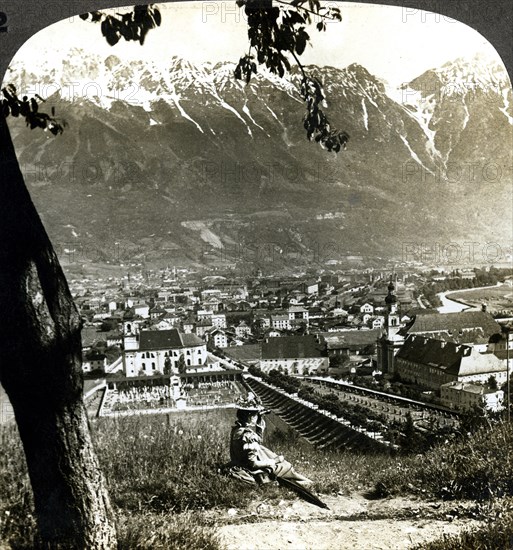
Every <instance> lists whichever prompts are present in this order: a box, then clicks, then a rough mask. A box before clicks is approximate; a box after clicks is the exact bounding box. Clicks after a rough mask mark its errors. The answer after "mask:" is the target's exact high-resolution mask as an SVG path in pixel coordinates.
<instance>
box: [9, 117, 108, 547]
mask: <svg viewBox="0 0 513 550" xmlns="http://www.w3.org/2000/svg"><path fill="white" fill-rule="evenodd" d="M0 312H1V315H0V347H1V349H2V353H1V354H0V381H1V383H2V385H3V386H4V388H5V391H6V392H7V395H8V396H9V400H10V402H11V404H12V407H13V410H14V414H15V418H16V422H17V425H18V430H19V433H20V436H21V440H22V442H23V447H24V450H25V455H26V459H27V466H28V471H29V475H30V481H31V484H32V489H33V492H34V502H35V511H36V516H37V520H38V527H39V532H40V537H41V540H42V542H43V546H44V547H45V548H72V549H75V548H76V549H78V548H80V549H85V548H87V549H97V548H98V549H100V548H102V549H104V548H105V549H110V548H115V547H116V532H115V526H114V516H113V512H112V509H111V506H110V501H109V496H108V492H107V488H106V483H105V479H104V477H103V474H102V472H101V470H100V468H99V463H98V459H97V457H96V454H95V452H94V449H93V446H92V442H91V437H90V432H89V427H88V421H87V416H86V411H85V407H84V403H83V400H82V375H81V336H80V329H81V321H80V317H79V314H78V311H77V309H76V307H75V305H74V303H73V300H72V297H71V294H70V291H69V288H68V285H67V282H66V279H65V277H64V274H63V272H62V269H61V266H60V265H59V262H58V259H57V256H56V254H55V251H54V250H53V247H52V245H51V242H50V239H49V238H48V235H47V233H46V231H45V229H44V227H43V224H42V222H41V219H40V218H39V215H38V213H37V211H36V209H35V207H34V204H33V203H32V200H31V198H30V195H29V193H28V190H27V188H26V186H25V182H24V179H23V176H22V174H21V171H20V169H19V165H18V162H17V159H16V155H15V152H14V146H13V144H12V140H11V137H10V133H9V129H8V127H7V123H6V120H5V118H4V117H3V116H1V115H0Z"/></svg>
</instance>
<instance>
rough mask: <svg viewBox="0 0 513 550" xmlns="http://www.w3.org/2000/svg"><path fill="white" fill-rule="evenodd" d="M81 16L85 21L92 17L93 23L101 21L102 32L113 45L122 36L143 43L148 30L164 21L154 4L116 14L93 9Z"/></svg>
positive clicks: (135, 7)
mask: <svg viewBox="0 0 513 550" xmlns="http://www.w3.org/2000/svg"><path fill="white" fill-rule="evenodd" d="M80 18H81V19H83V20H84V21H87V20H88V19H89V18H90V20H91V22H93V23H101V31H102V34H103V36H104V37H105V38H106V40H107V42H108V43H109V44H110V45H111V46H114V45H115V44H117V43H118V42H119V40H120V39H121V38H124V39H125V40H127V41H130V40H134V41H138V42H139V43H140V44H141V45H143V44H144V39H145V38H146V35H147V34H148V31H150V30H151V29H154V28H155V27H160V23H161V21H162V17H161V15H160V11H159V9H158V8H156V7H155V6H153V4H150V5H147V6H134V9H133V11H130V12H127V13H116V14H115V15H111V14H108V13H103V12H101V11H93V12H91V13H84V14H82V15H81V16H80Z"/></svg>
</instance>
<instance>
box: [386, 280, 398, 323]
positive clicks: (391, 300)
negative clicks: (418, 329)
mask: <svg viewBox="0 0 513 550" xmlns="http://www.w3.org/2000/svg"><path fill="white" fill-rule="evenodd" d="M394 291H395V286H394V283H393V282H392V277H390V283H389V284H388V294H387V296H386V297H385V304H386V305H387V313H389V314H390V313H396V311H397V297H396V295H395V294H394Z"/></svg>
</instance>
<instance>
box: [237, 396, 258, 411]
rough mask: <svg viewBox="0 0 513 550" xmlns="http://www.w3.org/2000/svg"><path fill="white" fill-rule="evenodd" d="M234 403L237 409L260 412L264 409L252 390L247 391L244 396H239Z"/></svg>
mask: <svg viewBox="0 0 513 550" xmlns="http://www.w3.org/2000/svg"><path fill="white" fill-rule="evenodd" d="M235 404H236V406H237V409H239V410H240V411H248V412H260V411H263V410H264V407H263V406H262V404H261V403H260V400H259V399H258V397H257V396H256V395H255V394H254V393H252V392H249V393H248V395H247V396H246V398H244V397H242V396H241V397H239V399H237V401H236V402H235Z"/></svg>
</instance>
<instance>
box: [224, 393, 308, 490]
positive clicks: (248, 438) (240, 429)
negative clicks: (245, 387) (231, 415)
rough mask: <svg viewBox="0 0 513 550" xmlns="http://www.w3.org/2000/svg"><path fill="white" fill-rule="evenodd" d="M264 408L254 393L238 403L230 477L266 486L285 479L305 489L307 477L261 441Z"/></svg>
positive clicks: (231, 444) (232, 435)
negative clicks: (271, 482)
mask: <svg viewBox="0 0 513 550" xmlns="http://www.w3.org/2000/svg"><path fill="white" fill-rule="evenodd" d="M265 412H266V411H264V408H263V407H262V405H261V404H260V403H259V402H258V401H257V399H256V397H255V395H254V394H253V393H249V394H248V397H247V399H246V400H239V401H238V403H237V421H236V423H235V426H233V428H232V431H231V437H230V459H231V461H230V463H229V465H228V467H229V474H230V475H232V476H233V477H235V478H237V479H240V480H241V481H244V482H246V483H252V484H254V483H257V484H262V483H269V482H270V481H273V480H278V482H279V481H280V479H285V480H288V481H290V482H293V483H294V484H295V485H297V486H301V487H308V486H309V485H311V484H312V481H310V480H309V479H308V478H306V477H304V476H303V475H301V474H299V473H298V472H296V471H295V470H294V468H293V466H292V464H290V462H287V461H286V460H285V459H284V458H283V456H281V455H277V454H276V453H274V452H273V451H271V450H270V449H268V448H267V447H265V446H264V445H263V444H262V442H263V435H264V430H265V420H264V418H263V414H265Z"/></svg>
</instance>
